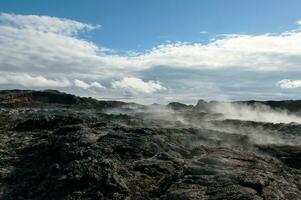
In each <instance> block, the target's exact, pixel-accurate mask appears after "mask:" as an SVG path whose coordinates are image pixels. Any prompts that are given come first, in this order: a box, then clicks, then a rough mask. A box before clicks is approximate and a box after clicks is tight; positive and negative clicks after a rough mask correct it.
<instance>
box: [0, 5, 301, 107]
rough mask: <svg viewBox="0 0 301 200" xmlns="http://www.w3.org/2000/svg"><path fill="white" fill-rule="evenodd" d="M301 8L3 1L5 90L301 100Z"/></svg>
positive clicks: (0, 29)
mask: <svg viewBox="0 0 301 200" xmlns="http://www.w3.org/2000/svg"><path fill="white" fill-rule="evenodd" d="M300 7H301V2H300V1H297V0H288V1H282V0H273V1H271V0H266V1H260V0H254V1H246V0H245V1H243V0H224V1H221V0H207V1H205V0H204V1H197V0H189V1H184V0H165V1H162V0H161V1H160V0H152V1H146V0H129V1H121V0H119V1H117V0H110V1H104V0H89V1H84V0H64V1H61V0H45V1H40V0H27V1H19V0H2V1H1V2H0V13H1V15H0V45H1V46H0V50H1V52H2V53H0V72H1V73H3V74H4V76H2V80H1V79H0V88H1V89H10V88H21V89H22V88H29V89H45V88H54V89H59V90H63V91H66V92H72V93H75V94H78V95H83V96H93V97H96V98H112V99H114V98H118V99H119V98H121V99H125V100H130V101H137V102H142V103H152V102H158V103H166V102H169V101H181V102H186V103H194V102H196V100H197V99H199V98H203V99H207V100H210V99H222V100H240V99H288V98H292V99H297V98H301V97H300V95H301V92H300V90H301V81H300V79H301V77H300V76H301V72H300V71H301V67H300V66H301V65H300V64H301V52H300V53H299V50H300V49H299V47H298V46H301V41H300V34H301V33H300V25H301V23H300V22H299V21H300V20H301V13H300ZM24 41H27V42H24ZM299 68H300V70H299ZM19 80H22V81H19ZM38 83H40V84H38Z"/></svg>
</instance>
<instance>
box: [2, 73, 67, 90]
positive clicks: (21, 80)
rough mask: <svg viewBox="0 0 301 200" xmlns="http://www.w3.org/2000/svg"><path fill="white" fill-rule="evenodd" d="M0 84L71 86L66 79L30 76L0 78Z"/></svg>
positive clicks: (16, 75) (18, 75)
mask: <svg viewBox="0 0 301 200" xmlns="http://www.w3.org/2000/svg"><path fill="white" fill-rule="evenodd" d="M0 84H13V85H21V86H24V87H68V86H70V85H71V83H70V82H69V81H68V80H67V79H47V78H45V77H43V76H30V75H28V74H10V75H4V76H1V77H0Z"/></svg>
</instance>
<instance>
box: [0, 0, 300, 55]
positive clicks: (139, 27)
mask: <svg viewBox="0 0 301 200" xmlns="http://www.w3.org/2000/svg"><path fill="white" fill-rule="evenodd" d="M300 7H301V2H300V1H298V0H288V1H283V0H265V1H262V0H253V1H247V0H222V1H221V0H201V1H200V0H188V1H184V0H164V1H162V0H152V1H147V0H142V1H141V0H128V1H122V0H110V1H108V0H89V1H86V0H64V1H61V0H46V1H40V0H26V1H20V0H2V1H1V2H0V11H1V12H6V13H16V14H25V15H26V14H31V15H48V16H54V17H59V18H68V19H73V20H76V21H80V22H83V23H88V24H100V25H101V26H102V28H101V30H98V31H95V32H93V33H90V34H89V35H88V36H87V37H89V39H91V40H92V41H93V42H95V43H96V44H98V45H104V46H106V47H108V48H112V49H117V50H118V49H120V50H145V49H149V48H152V47H154V46H157V45H159V44H161V43H163V42H165V41H166V40H170V41H185V42H207V40H208V39H210V38H211V37H214V36H216V35H218V34H232V33H248V34H262V33H267V32H275V33H277V32H282V31H283V30H290V29H292V28H294V27H295V21H297V20H300V18H301V14H300ZM202 31H206V32H208V33H209V35H206V34H200V32H202Z"/></svg>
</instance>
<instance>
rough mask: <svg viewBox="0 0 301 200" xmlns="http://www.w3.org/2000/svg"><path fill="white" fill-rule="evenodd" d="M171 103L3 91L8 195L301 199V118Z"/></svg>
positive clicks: (0, 174)
mask: <svg viewBox="0 0 301 200" xmlns="http://www.w3.org/2000/svg"><path fill="white" fill-rule="evenodd" d="M203 104H204V102H202V105H203ZM171 105H172V108H173V107H175V106H177V107H183V108H184V109H170V107H169V108H166V109H163V108H161V107H156V108H155V107H149V108H146V107H144V106H139V105H136V104H127V103H122V102H102V101H96V100H94V99H89V98H79V97H76V96H73V95H69V94H64V93H60V92H57V91H44V92H34V91H2V92H1V94H0V199H3V200H8V199H13V200H18V199H41V200H42V199H43V200H44V199H162V200H169V199H181V200H186V199H212V200H213V199H215V200H217V199H220V200H222V199H237V200H238V199H243V200H247V199H258V200H259V199H264V200H274V199H290V200H299V199H301V146H300V144H301V140H300V132H301V125H299V124H297V123H291V124H273V123H261V122H249V121H239V120H224V119H223V120H220V119H219V118H218V116H219V115H218V114H216V113H205V112H200V111H199V110H198V109H195V110H194V109H192V108H191V106H189V109H186V107H185V106H183V105H181V104H176V103H173V104H171ZM171 105H169V106H171ZM179 105H180V106H179Z"/></svg>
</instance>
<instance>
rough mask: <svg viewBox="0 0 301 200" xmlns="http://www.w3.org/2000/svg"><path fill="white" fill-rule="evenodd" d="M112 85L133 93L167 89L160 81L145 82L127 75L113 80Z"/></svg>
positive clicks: (147, 92)
mask: <svg viewBox="0 0 301 200" xmlns="http://www.w3.org/2000/svg"><path fill="white" fill-rule="evenodd" d="M112 87H113V88H116V89H124V90H126V91H128V92H132V93H146V94H150V93H154V92H157V91H163V90H166V88H165V87H163V86H162V85H161V83H160V82H159V81H148V82H144V81H143V80H141V79H139V78H135V77H125V78H123V79H121V80H119V81H113V82H112Z"/></svg>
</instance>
